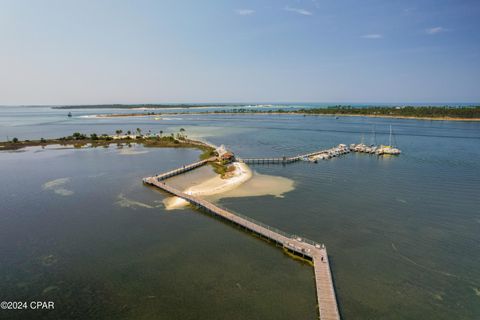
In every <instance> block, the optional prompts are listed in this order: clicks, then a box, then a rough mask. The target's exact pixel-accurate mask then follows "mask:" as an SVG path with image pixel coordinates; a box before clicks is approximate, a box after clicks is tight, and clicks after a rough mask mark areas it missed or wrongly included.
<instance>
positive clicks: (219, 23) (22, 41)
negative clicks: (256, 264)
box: [0, 0, 480, 105]
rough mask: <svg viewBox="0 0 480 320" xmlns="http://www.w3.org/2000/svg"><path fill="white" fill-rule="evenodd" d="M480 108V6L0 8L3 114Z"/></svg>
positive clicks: (208, 1) (430, 1)
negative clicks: (144, 106) (30, 109)
mask: <svg viewBox="0 0 480 320" xmlns="http://www.w3.org/2000/svg"><path fill="white" fill-rule="evenodd" d="M205 102H210V103H222V102H240V103H247V102H337V103H345V102H351V103H355V102H357V103H362V102H399V103H407V102H425V103H429V102H430V103H437V102H440V103H441V102H480V1H478V0H471V1H469V0H465V1H464V0H421V1H420V0H415V1H410V0H388V1H386V0H255V1H250V0H237V1H229V0H223V1H220V0H204V1H200V0H171V1H170V0H156V1H153V0H152V1H148V0H135V1H133V0H132V1H123V0H91V1H90V0H77V1H74V0H56V1H54V0H42V1H38V0H31V1H29V0H0V105H49V104H54V105H64V104H109V103H125V104H128V103H205Z"/></svg>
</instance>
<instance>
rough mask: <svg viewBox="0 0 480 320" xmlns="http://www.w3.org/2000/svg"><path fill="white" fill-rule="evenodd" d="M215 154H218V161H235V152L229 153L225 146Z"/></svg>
mask: <svg viewBox="0 0 480 320" xmlns="http://www.w3.org/2000/svg"><path fill="white" fill-rule="evenodd" d="M215 152H217V154H218V160H220V161H227V162H232V161H234V160H235V155H234V154H233V152H231V151H228V150H227V149H226V148H225V146H224V145H223V144H222V145H221V146H220V147H218V148H217V149H216V150H215Z"/></svg>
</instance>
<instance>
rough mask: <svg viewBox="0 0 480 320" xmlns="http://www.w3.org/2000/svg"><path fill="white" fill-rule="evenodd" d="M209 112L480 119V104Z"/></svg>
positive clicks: (218, 111)
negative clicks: (467, 105)
mask: <svg viewBox="0 0 480 320" xmlns="http://www.w3.org/2000/svg"><path fill="white" fill-rule="evenodd" d="M209 113H238V114H243V113H245V114H249V113H259V114H276V113H286V114H303V115H358V116H376V117H414V118H427V119H430V118H433V119H443V118H446V119H463V120H469V119H480V106H473V107H447V106H445V107H432V106H422V107H413V106H402V107H352V106H341V105H338V106H331V107H327V108H309V109H297V110H285V109H277V110H273V109H271V110H257V109H245V108H239V109H229V110H216V111H213V112H209Z"/></svg>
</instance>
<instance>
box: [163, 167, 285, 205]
mask: <svg viewBox="0 0 480 320" xmlns="http://www.w3.org/2000/svg"><path fill="white" fill-rule="evenodd" d="M233 165H234V166H235V171H233V175H232V176H231V177H230V178H227V179H222V178H221V177H220V176H218V175H217V176H215V177H213V178H209V179H207V180H205V181H203V182H201V183H199V184H197V185H195V186H191V187H188V188H187V189H185V190H184V192H185V193H188V194H191V195H196V196H199V197H205V198H209V199H211V200H213V201H217V200H219V199H222V198H225V197H231V198H236V197H253V196H264V195H272V196H275V197H282V196H283V194H284V193H287V192H289V191H292V190H293V189H294V181H293V180H290V179H287V178H284V177H276V176H269V175H263V174H258V173H254V172H252V170H251V169H250V167H248V166H247V165H246V164H245V163H240V162H235V163H233ZM163 203H164V204H165V208H166V209H167V210H172V209H178V208H182V207H184V206H186V205H188V203H187V202H186V201H185V200H182V199H180V198H178V197H169V198H167V199H165V200H164V201H163Z"/></svg>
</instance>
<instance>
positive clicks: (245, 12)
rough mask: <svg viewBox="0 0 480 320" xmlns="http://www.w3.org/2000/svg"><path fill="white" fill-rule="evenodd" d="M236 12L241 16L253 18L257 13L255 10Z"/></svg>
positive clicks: (238, 10) (239, 10)
mask: <svg viewBox="0 0 480 320" xmlns="http://www.w3.org/2000/svg"><path fill="white" fill-rule="evenodd" d="M235 12H236V13H237V14H239V15H241V16H251V15H252V14H254V13H255V10H252V9H237V10H235Z"/></svg>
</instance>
